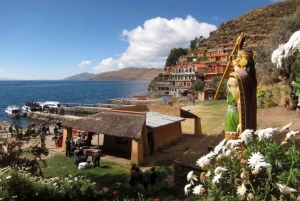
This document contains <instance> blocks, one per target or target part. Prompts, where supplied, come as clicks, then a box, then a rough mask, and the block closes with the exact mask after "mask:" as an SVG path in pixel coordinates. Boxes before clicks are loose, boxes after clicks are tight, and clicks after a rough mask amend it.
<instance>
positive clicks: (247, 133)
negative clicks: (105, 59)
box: [240, 129, 253, 144]
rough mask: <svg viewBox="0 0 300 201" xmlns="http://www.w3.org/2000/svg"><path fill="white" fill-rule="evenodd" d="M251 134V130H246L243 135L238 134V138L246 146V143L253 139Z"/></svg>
mask: <svg viewBox="0 0 300 201" xmlns="http://www.w3.org/2000/svg"><path fill="white" fill-rule="evenodd" d="M252 134H253V130H252V129H246V130H244V132H243V133H241V134H240V138H241V140H242V141H243V142H244V143H245V144H248V142H250V141H252V139H253V135H252Z"/></svg>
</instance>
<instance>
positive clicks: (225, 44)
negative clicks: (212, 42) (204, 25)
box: [217, 42, 235, 47]
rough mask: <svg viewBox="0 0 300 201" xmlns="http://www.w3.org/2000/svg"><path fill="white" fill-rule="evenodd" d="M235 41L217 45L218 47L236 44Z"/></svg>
mask: <svg viewBox="0 0 300 201" xmlns="http://www.w3.org/2000/svg"><path fill="white" fill-rule="evenodd" d="M234 44H235V43H234V42H229V43H221V44H219V45H217V46H218V47H222V46H229V45H234Z"/></svg>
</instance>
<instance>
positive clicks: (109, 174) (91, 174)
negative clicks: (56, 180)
mask: <svg viewBox="0 0 300 201" xmlns="http://www.w3.org/2000/svg"><path fill="white" fill-rule="evenodd" d="M74 160H75V157H66V156H65V155H63V154H56V155H55V156H53V157H50V158H49V159H48V160H47V164H48V166H47V167H46V168H44V169H43V172H44V177H46V178H50V177H60V178H63V177H65V176H68V175H70V174H71V175H72V176H84V177H86V178H87V179H90V180H91V181H92V182H96V188H97V189H98V191H99V190H101V189H103V188H108V189H110V191H108V193H106V194H104V195H102V196H100V200H103V199H108V200H110V199H111V198H112V197H111V196H112V195H111V194H112V192H113V191H114V190H118V195H119V197H120V198H131V199H132V198H135V199H137V198H138V196H139V193H141V194H142V195H143V196H144V197H145V198H155V197H160V198H161V197H166V196H167V195H172V196H173V195H175V196H177V197H181V198H184V195H183V190H182V189H181V188H178V187H176V186H167V185H165V181H163V180H164V179H165V178H166V177H167V176H168V175H170V174H172V172H171V170H170V169H169V168H168V167H157V172H158V175H159V178H158V180H157V181H158V184H157V187H156V188H155V189H154V190H144V189H143V187H142V185H138V188H134V189H133V188H131V187H130V186H129V179H130V178H129V170H130V166H129V165H122V164H117V163H114V162H110V161H106V160H101V161H100V166H101V167H100V168H99V167H96V168H91V169H85V170H78V169H77V166H76V165H75V164H74ZM149 174H150V173H149V172H146V175H148V178H149ZM149 189H151V187H150V184H149ZM120 200H123V199H120Z"/></svg>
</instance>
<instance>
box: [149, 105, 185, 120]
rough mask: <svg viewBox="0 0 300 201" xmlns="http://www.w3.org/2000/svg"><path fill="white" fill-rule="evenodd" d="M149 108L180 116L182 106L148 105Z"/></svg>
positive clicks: (153, 110)
mask: <svg viewBox="0 0 300 201" xmlns="http://www.w3.org/2000/svg"><path fill="white" fill-rule="evenodd" d="M147 108H148V110H149V111H150V112H159V113H161V114H165V115H171V116H176V117H180V107H178V106H167V105H164V106H161V105H147Z"/></svg>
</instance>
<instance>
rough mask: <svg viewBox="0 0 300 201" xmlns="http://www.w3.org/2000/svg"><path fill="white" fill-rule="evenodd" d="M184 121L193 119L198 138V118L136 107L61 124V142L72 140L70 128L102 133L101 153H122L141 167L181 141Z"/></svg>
mask: <svg viewBox="0 0 300 201" xmlns="http://www.w3.org/2000/svg"><path fill="white" fill-rule="evenodd" d="M186 118H191V119H194V135H195V136H196V137H200V136H201V135H202V129H201V120H200V118H199V117H198V116H196V115H194V114H192V113H189V112H188V111H185V110H182V109H180V107H176V106H160V105H137V106H131V107H125V108H118V109H107V110H105V111H102V112H100V113H97V114H94V115H90V116H88V117H83V118H80V119H74V120H68V121H65V122H64V123H63V127H64V132H63V140H64V141H65V139H66V138H71V137H72V129H79V130H88V131H89V132H95V133H96V134H97V135H98V137H99V135H100V134H103V135H104V140H103V145H102V146H101V151H102V152H103V151H104V152H105V151H108V152H109V153H110V154H117V155H118V154H122V157H125V158H128V159H130V160H131V162H132V163H137V164H143V163H144V160H145V157H146V156H148V155H150V154H153V153H155V152H156V150H157V149H158V148H160V147H164V146H167V145H169V144H171V143H173V142H176V141H180V140H182V128H181V122H182V121H184V120H185V119H186ZM98 140H99V138H98ZM64 141H63V147H62V149H64V148H65V147H64V144H65V142H64Z"/></svg>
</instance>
